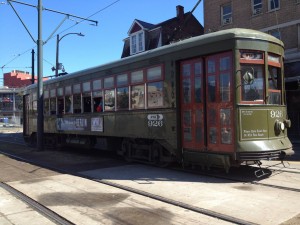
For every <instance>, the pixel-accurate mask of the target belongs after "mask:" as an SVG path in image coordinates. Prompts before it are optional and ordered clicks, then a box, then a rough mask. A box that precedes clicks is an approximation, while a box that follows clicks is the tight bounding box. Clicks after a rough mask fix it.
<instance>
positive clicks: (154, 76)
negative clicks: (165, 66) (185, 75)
mask: <svg viewBox="0 0 300 225" xmlns="http://www.w3.org/2000/svg"><path fill="white" fill-rule="evenodd" d="M161 79H162V71H161V66H157V67H153V68H149V69H147V80H148V81H153V80H161Z"/></svg>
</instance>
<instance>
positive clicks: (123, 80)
mask: <svg viewBox="0 0 300 225" xmlns="http://www.w3.org/2000/svg"><path fill="white" fill-rule="evenodd" d="M125 85H128V75H127V74H121V75H118V76H117V86H118V87H120V86H125Z"/></svg>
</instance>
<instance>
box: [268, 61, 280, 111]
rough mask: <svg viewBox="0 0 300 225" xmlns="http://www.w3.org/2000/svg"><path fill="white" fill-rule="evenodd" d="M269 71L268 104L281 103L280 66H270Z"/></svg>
mask: <svg viewBox="0 0 300 225" xmlns="http://www.w3.org/2000/svg"><path fill="white" fill-rule="evenodd" d="M268 72H269V76H268V81H269V82H268V83H269V92H268V95H269V97H268V104H276V105H280V104H281V84H280V83H281V82H280V81H281V79H280V68H277V67H274V66H269V67H268Z"/></svg>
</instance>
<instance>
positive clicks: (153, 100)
mask: <svg viewBox="0 0 300 225" xmlns="http://www.w3.org/2000/svg"><path fill="white" fill-rule="evenodd" d="M147 93H148V94H147V97H148V107H150V108H151V107H160V106H163V82H155V83H148V84H147Z"/></svg>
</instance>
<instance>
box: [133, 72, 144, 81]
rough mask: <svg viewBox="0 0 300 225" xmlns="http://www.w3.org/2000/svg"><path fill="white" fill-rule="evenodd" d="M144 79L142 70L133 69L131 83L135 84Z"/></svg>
mask: <svg viewBox="0 0 300 225" xmlns="http://www.w3.org/2000/svg"><path fill="white" fill-rule="evenodd" d="M143 81H144V73H143V70H139V71H135V72H132V73H131V83H132V84H137V83H142V82H143Z"/></svg>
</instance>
